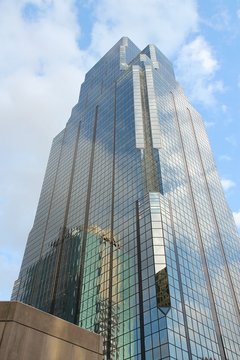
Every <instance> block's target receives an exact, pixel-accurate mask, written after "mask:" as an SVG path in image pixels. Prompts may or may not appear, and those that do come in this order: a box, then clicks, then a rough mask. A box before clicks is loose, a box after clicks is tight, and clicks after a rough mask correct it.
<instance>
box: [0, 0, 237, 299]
mask: <svg viewBox="0 0 240 360" xmlns="http://www.w3.org/2000/svg"><path fill="white" fill-rule="evenodd" d="M122 36H128V37H130V38H131V39H132V40H133V41H134V42H135V43H136V45H138V46H139V47H140V48H144V47H145V46H146V45H147V44H148V43H154V44H156V45H157V46H158V47H159V49H160V50H161V51H163V52H164V53H165V54H166V55H167V56H168V57H169V59H170V60H171V61H172V62H173V63H174V67H175V70H176V76H177V79H178V80H179V81H180V82H181V84H182V86H183V87H184V90H185V92H186V94H187V95H188V96H189V97H190V99H191V101H192V103H193V104H194V105H195V107H196V108H197V109H198V111H199V112H200V113H201V114H202V116H203V118H204V120H205V123H206V126H207V130H208V134H209V137H210V141H211V144H212V148H213V152H214V156H215V160H216V164H217V167H218V170H219V173H220V176H221V179H222V184H223V187H224V189H225V194H226V198H227V200H228V203H229V206H230V208H231V209H232V211H233V213H234V217H235V220H236V223H237V225H238V228H240V196H239V193H240V170H239V165H240V164H239V163H240V161H239V151H240V142H239V137H240V122H239V119H240V101H239V95H240V70H239V63H240V55H239V54H240V51H239V43H240V41H239V40H240V0H239V1H238V0H236V1H233V0H228V1H221V0H218V1H215V0H209V1H194V0H181V1H179V0H170V1H165V0H82V1H74V0H32V1H25V0H1V1H0V38H1V57H0V114H1V117H0V125H1V128H0V152H1V158H0V162H1V164H0V166H1V180H0V228H1V235H0V283H1V287H0V300H4V299H8V298H9V297H10V293H11V289H12V286H13V281H14V280H15V279H16V278H17V276H18V271H19V268H20V263H21V259H22V255H23V251H24V247H25V243H26V239H27V236H28V233H29V231H30V229H31V226H32V223H33V219H34V215H35V211H36V207H37V202H38V198H39V194H40V189H41V184H42V180H43V175H44V171H45V167H46V163H47V158H48V153H49V149H50V146H51V141H52V138H53V137H54V136H55V135H56V134H57V133H58V132H59V131H60V130H61V129H62V128H63V127H64V126H65V123H66V121H67V120H68V118H69V116H70V112H71V108H72V107H73V106H74V104H75V103H76V102H77V100H78V95H79V89H80V84H81V82H82V81H83V78H84V74H85V72H86V71H87V70H88V69H89V68H90V67H91V66H92V65H93V64H94V63H95V62H96V61H97V60H98V59H99V58H100V57H101V56H102V55H103V54H104V53H105V52H106V51H107V50H108V49H109V48H110V47H111V46H113V45H114V43H115V42H117V41H118V40H119V38H120V37H122Z"/></svg>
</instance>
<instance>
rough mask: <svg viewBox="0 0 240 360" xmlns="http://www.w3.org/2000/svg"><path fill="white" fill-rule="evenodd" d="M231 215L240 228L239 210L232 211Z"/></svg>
mask: <svg viewBox="0 0 240 360" xmlns="http://www.w3.org/2000/svg"><path fill="white" fill-rule="evenodd" d="M233 217H234V220H235V223H236V225H237V227H238V228H239V229H240V211H238V212H233Z"/></svg>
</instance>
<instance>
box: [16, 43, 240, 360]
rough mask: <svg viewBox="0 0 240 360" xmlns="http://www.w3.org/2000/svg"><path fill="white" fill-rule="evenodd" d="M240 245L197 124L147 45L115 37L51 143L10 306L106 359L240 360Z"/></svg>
mask: <svg viewBox="0 0 240 360" xmlns="http://www.w3.org/2000/svg"><path fill="white" fill-rule="evenodd" d="M239 279H240V241H239V237H238V234H237V230H236V226H235V224H234V220H233V217H232V213H231V211H230V209H229V208H228V205H227V204H226V200H225V197H224V193H223V190H222V187H221V183H220V180H219V176H218V174H217V170H216V167H215V164H214V159H213V155H212V152H211V148H210V145H209V141H208V137H207V134H206V130H205V127H204V123H203V121H202V119H201V117H200V115H199V114H198V112H197V111H196V110H195V109H194V108H193V107H192V105H191V104H190V103H189V101H188V99H187V98H186V96H185V95H184V93H183V90H182V89H181V87H180V86H179V84H178V83H177V82H176V80H175V76H174V72H173V68H172V65H171V63H170V62H169V60H168V59H167V58H166V57H165V56H164V55H163V54H162V53H161V52H160V51H159V50H158V49H157V48H156V47H155V46H154V45H149V46H147V47H146V48H145V49H144V50H143V51H141V50H139V49H138V48H137V47H136V46H135V45H134V44H133V43H132V42H131V41H130V40H129V39H128V38H125V37H124V38H122V39H121V40H120V41H119V42H118V43H117V44H116V45H115V46H114V47H113V48H112V49H111V50H110V51H109V52H108V53H107V54H106V55H105V56H104V57H103V58H102V59H101V60H100V61H99V62H98V63H97V64H96V65H95V66H94V67H93V68H92V69H91V70H90V71H89V72H88V73H87V74H86V77H85V81H84V83H83V84H82V87H81V92H80V97H79V101H78V103H77V105H76V106H75V107H74V108H73V110H72V114H71V116H70V119H69V120H68V122H67V125H66V127H65V129H64V130H63V131H61V132H60V133H59V134H58V135H57V136H56V137H55V138H54V140H53V144H52V148H51V152H50V157H49V161H48V165H47V170H46V174H45V178H44V182H43V187H42V191H41V195H40V200H39V204H38V209H37V213H36V217H35V221H34V224H33V228H32V230H31V231H30V234H29V238H28V241H27V246H26V250H25V254H24V258H23V262H22V267H21V271H20V274H19V278H18V279H17V280H16V282H15V285H14V290H13V295H12V300H19V301H22V302H24V303H27V304H31V305H33V306H35V307H37V308H39V309H42V310H44V311H47V312H49V313H52V314H54V315H56V316H59V317H61V318H63V319H65V320H68V321H70V322H72V323H75V324H77V325H79V326H81V327H84V328H87V329H89V330H91V331H95V332H97V333H100V334H102V335H103V337H104V359H108V360H110V359H111V360H130V359H131V360H133V359H134V360H151V359H154V360H160V359H166V360H167V359H171V360H172V359H177V360H182V359H184V360H187V359H189V360H193V359H194V360H196V359H201V360H206V359H208V360H210V359H212V360H220V359H221V360H226V359H228V360H239V359H240V314H239V306H240V284H239Z"/></svg>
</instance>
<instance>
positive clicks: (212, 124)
mask: <svg viewBox="0 0 240 360" xmlns="http://www.w3.org/2000/svg"><path fill="white" fill-rule="evenodd" d="M204 123H205V125H206V127H207V128H211V127H213V126H215V125H216V123H215V122H214V121H204Z"/></svg>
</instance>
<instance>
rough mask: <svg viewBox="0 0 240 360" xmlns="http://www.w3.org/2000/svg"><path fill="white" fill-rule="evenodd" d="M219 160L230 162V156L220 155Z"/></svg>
mask: <svg viewBox="0 0 240 360" xmlns="http://www.w3.org/2000/svg"><path fill="white" fill-rule="evenodd" d="M219 159H220V160H224V161H231V160H232V158H231V157H230V156H228V155H220V156H219Z"/></svg>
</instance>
